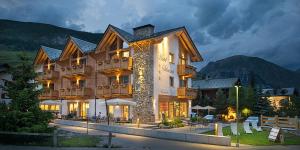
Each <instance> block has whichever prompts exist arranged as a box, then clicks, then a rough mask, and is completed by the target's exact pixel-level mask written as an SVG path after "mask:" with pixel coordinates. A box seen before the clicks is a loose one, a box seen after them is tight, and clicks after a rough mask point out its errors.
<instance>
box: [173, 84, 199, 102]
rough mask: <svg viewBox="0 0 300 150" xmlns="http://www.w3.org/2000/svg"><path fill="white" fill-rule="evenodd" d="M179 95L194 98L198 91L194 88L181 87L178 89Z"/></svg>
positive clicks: (179, 96)
mask: <svg viewBox="0 0 300 150" xmlns="http://www.w3.org/2000/svg"><path fill="white" fill-rule="evenodd" d="M177 97H178V98H186V99H190V100H192V99H195V98H196V97H197V91H196V90H195V89H192V88H186V87H180V88H178V89H177Z"/></svg>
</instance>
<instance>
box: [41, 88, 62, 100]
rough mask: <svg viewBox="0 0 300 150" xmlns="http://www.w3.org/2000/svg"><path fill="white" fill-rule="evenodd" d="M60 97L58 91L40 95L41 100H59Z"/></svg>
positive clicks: (47, 91) (46, 91) (45, 92)
mask: <svg viewBox="0 0 300 150" xmlns="http://www.w3.org/2000/svg"><path fill="white" fill-rule="evenodd" d="M58 96H59V93H58V91H57V90H45V91H44V92H42V93H41V94H40V95H39V99H58Z"/></svg>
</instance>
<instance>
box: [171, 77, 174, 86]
mask: <svg viewBox="0 0 300 150" xmlns="http://www.w3.org/2000/svg"><path fill="white" fill-rule="evenodd" d="M170 86H171V87H174V77H170Z"/></svg>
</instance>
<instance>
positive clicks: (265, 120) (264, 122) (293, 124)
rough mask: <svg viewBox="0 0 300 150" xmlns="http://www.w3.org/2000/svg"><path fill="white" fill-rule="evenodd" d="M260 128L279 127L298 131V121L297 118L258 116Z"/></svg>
mask: <svg viewBox="0 0 300 150" xmlns="http://www.w3.org/2000/svg"><path fill="white" fill-rule="evenodd" d="M260 122H261V126H267V127H280V128H288V129H296V130H298V129H299V119H298V117H297V116H295V117H294V118H290V117H278V115H275V116H274V117H267V116H263V115H261V116H260Z"/></svg>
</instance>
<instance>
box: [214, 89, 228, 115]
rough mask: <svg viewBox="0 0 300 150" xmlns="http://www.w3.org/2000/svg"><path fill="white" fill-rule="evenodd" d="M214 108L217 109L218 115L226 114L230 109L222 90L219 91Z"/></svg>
mask: <svg viewBox="0 0 300 150" xmlns="http://www.w3.org/2000/svg"><path fill="white" fill-rule="evenodd" d="M214 107H216V112H218V113H224V112H225V110H226V108H227V107H228V104H227V100H226V95H225V94H224V92H223V90H222V89H218V91H217V93H216V99H215V101H214Z"/></svg>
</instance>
